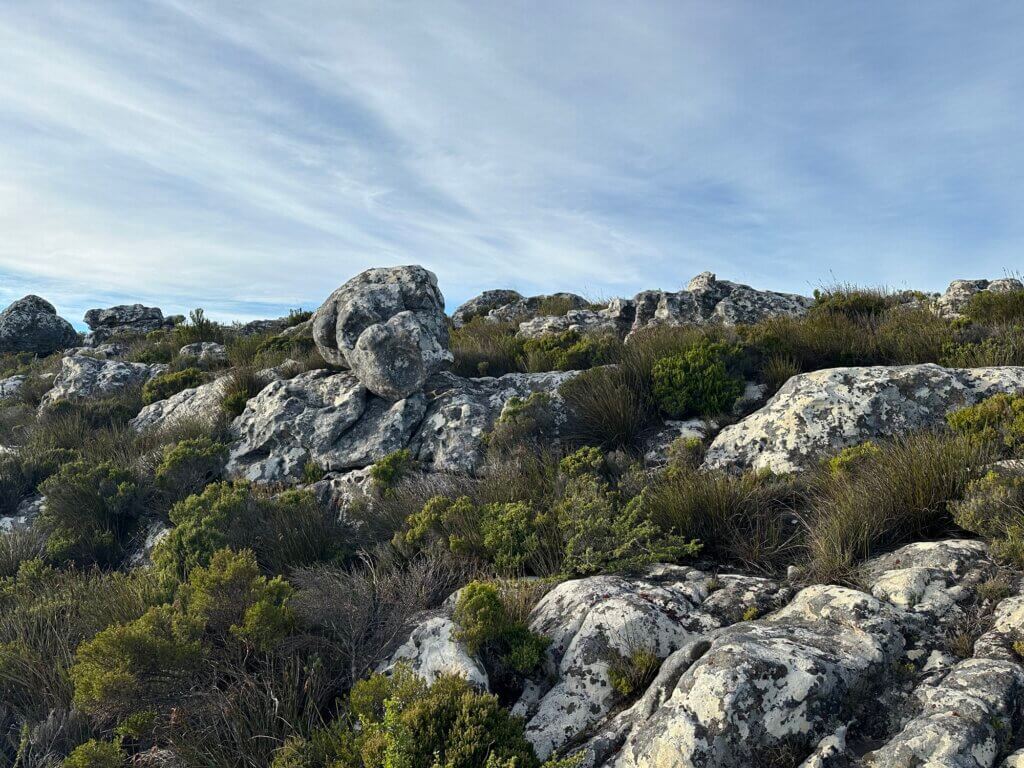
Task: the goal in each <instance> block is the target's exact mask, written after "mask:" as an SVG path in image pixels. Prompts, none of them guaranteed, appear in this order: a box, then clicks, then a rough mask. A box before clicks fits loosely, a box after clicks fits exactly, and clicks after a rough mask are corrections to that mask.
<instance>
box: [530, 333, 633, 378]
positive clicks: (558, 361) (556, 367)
mask: <svg viewBox="0 0 1024 768" xmlns="http://www.w3.org/2000/svg"><path fill="white" fill-rule="evenodd" d="M621 349H622V342H621V341H619V339H618V337H617V336H616V335H615V334H611V333H589V334H582V333H580V332H579V331H563V332H562V333H552V334H547V335H544V336H541V337H539V338H536V339H527V340H526V341H524V342H523V353H524V355H525V367H526V370H527V371H531V372H538V373H539V372H543V371H581V370H584V369H586V368H593V367H595V366H598V365H607V364H609V363H614V362H616V361H617V360H618V359H619V357H620V352H621Z"/></svg>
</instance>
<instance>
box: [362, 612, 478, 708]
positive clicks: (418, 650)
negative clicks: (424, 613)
mask: <svg viewBox="0 0 1024 768" xmlns="http://www.w3.org/2000/svg"><path fill="white" fill-rule="evenodd" d="M450 602H451V601H450ZM449 613H450V609H449V610H447V611H445V612H444V613H443V614H441V613H439V614H438V615H433V616H429V617H422V618H421V619H420V621H418V622H417V623H416V628H415V629H413V631H412V633H411V634H410V635H409V639H408V640H406V641H405V642H404V643H403V644H402V645H401V646H399V647H398V649H397V650H396V651H395V652H394V653H393V654H392V656H391V659H390V661H389V662H388V663H387V664H385V665H384V666H383V668H382V669H383V670H385V671H386V670H389V669H391V668H393V667H394V666H395V664H399V663H402V664H407V665H408V666H409V668H410V669H412V671H413V672H415V673H416V674H417V675H419V676H420V677H422V678H423V679H424V680H426V681H427V682H428V683H432V682H434V681H435V680H436V679H437V678H438V677H440V676H441V675H443V674H449V675H452V674H454V675H459V676H460V677H464V678H466V679H467V680H468V681H469V682H470V683H472V684H473V685H475V686H476V687H477V688H480V689H482V690H487V688H488V685H489V680H488V676H487V670H485V669H484V667H483V665H482V664H481V663H480V662H479V661H478V660H477V659H476V658H474V657H473V656H472V654H470V653H469V651H467V650H466V647H465V646H464V645H463V644H462V643H460V642H459V641H458V640H456V639H455V631H456V627H455V622H453V621H452V619H451V617H450V616H449V615H448V614H449Z"/></svg>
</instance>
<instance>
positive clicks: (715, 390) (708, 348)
mask: <svg viewBox="0 0 1024 768" xmlns="http://www.w3.org/2000/svg"><path fill="white" fill-rule="evenodd" d="M735 354H736V350H735V349H733V348H730V347H727V346H725V345H724V344H719V343H714V342H703V343H699V344H696V345H694V346H693V347H691V348H690V349H689V350H687V351H686V352H685V353H683V354H680V355H673V356H671V357H664V358H662V359H660V360H658V362H656V363H655V364H654V368H653V369H652V370H651V380H652V387H653V391H654V397H655V399H656V402H657V404H658V407H659V408H660V409H661V411H662V412H663V413H665V414H666V415H667V416H669V417H670V418H674V419H679V418H683V417H686V416H691V415H697V416H716V415H718V414H721V413H724V412H726V411H728V410H729V409H730V408H731V407H732V404H733V403H734V402H735V401H736V398H737V397H739V396H740V395H741V394H742V393H743V382H742V381H741V380H739V379H736V378H734V377H732V376H730V375H729V372H728V370H727V368H726V361H727V359H728V358H729V356H731V355H735Z"/></svg>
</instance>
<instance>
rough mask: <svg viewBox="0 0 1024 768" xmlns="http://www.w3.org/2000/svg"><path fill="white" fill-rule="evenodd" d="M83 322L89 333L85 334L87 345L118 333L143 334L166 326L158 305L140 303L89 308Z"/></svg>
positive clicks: (93, 344) (100, 341)
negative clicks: (150, 305) (149, 305)
mask: <svg viewBox="0 0 1024 768" xmlns="http://www.w3.org/2000/svg"><path fill="white" fill-rule="evenodd" d="M84 319H85V324H86V325H88V326H89V329H90V331H91V333H89V334H88V335H87V336H86V344H87V345H88V346H91V347H93V346H98V345H99V344H102V343H103V342H104V341H106V340H107V339H109V338H110V337H111V336H113V335H115V334H118V333H132V334H142V335H145V334H147V333H149V332H150V331H158V330H160V329H161V328H166V327H168V323H167V321H166V320H165V319H164V313H163V312H162V311H161V310H160V308H159V307H147V306H144V305H142V304H119V305H117V306H116V307H108V308H106V309H90V310H88V311H87V312H86V313H85V318H84Z"/></svg>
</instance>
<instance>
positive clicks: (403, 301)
mask: <svg viewBox="0 0 1024 768" xmlns="http://www.w3.org/2000/svg"><path fill="white" fill-rule="evenodd" d="M313 339H314V340H315V342H316V346H317V349H318V350H319V351H320V354H321V355H322V356H323V358H324V360H326V361H327V362H328V363H330V364H332V365H338V366H343V367H348V368H351V369H352V371H353V373H354V374H355V375H356V377H357V378H358V379H359V381H360V383H361V384H362V385H363V386H364V387H365V388H366V389H367V390H369V391H370V392H372V393H373V394H375V395H378V396H379V397H382V398H386V399H388V400H391V401H396V400H402V399H403V398H406V397H408V396H409V395H412V394H413V393H415V392H417V391H418V390H420V389H421V388H422V387H423V384H424V383H425V382H426V380H427V379H428V378H429V377H430V376H431V375H432V374H434V373H436V372H438V371H439V370H441V369H442V368H443V367H444V366H446V365H447V364H448V363H450V362H451V360H452V355H451V353H450V352H449V351H448V318H447V317H446V316H445V314H444V297H443V296H442V295H441V291H440V290H439V289H438V287H437V278H436V277H435V275H434V274H433V273H432V272H429V271H427V270H426V269H424V268H423V267H418V266H406V267H393V268H387V269H369V270H367V271H365V272H363V273H361V274H359V275H357V276H356V277H354V278H352V279H351V280H349V281H348V282H347V283H345V284H344V285H343V286H341V288H339V289H338V290H336V291H335V292H334V293H332V294H331V296H330V298H328V299H327V301H326V302H325V303H324V304H323V305H322V306H321V307H320V308H319V309H318V310H317V311H316V313H315V315H314V317H313Z"/></svg>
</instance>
